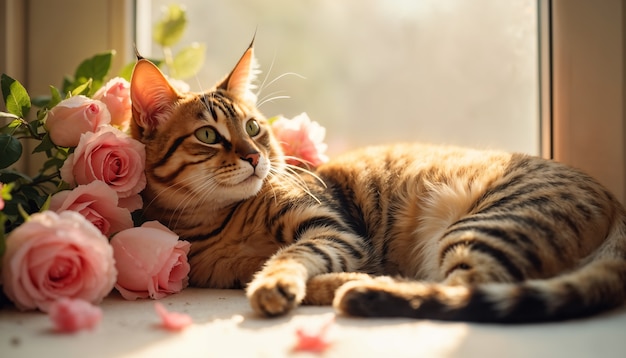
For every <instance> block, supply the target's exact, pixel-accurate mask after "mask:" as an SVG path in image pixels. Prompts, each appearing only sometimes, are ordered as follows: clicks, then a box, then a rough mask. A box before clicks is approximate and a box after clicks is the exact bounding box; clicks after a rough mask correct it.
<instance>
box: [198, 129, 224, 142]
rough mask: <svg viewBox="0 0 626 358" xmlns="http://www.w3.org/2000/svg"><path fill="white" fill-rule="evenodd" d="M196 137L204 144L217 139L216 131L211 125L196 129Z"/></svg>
mask: <svg viewBox="0 0 626 358" xmlns="http://www.w3.org/2000/svg"><path fill="white" fill-rule="evenodd" d="M196 138H198V139H199V140H200V141H201V142H204V143H206V144H215V143H217V141H218V139H219V137H218V135H217V132H216V131H215V129H213V128H211V127H202V128H198V129H196Z"/></svg>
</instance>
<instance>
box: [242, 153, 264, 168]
mask: <svg viewBox="0 0 626 358" xmlns="http://www.w3.org/2000/svg"><path fill="white" fill-rule="evenodd" d="M260 157H261V154H259V153H258V152H255V153H249V154H246V156H245V157H242V158H241V159H243V160H245V161H246V162H248V163H250V164H251V165H252V167H254V168H256V166H257V164H259V158H260Z"/></svg>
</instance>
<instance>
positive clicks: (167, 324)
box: [154, 302, 193, 331]
mask: <svg viewBox="0 0 626 358" xmlns="http://www.w3.org/2000/svg"><path fill="white" fill-rule="evenodd" d="M154 309H155V310H156V311H157V314H158V315H159V317H161V326H162V327H163V328H165V329H167V330H169V331H180V330H182V329H183V328H185V327H187V326H189V325H190V324H192V323H193V320H192V319H191V316H189V315H187V314H185V313H179V312H169V311H168V310H167V309H166V308H165V306H163V305H162V304H161V303H160V302H155V303H154Z"/></svg>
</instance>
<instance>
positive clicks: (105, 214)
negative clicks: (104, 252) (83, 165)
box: [50, 181, 133, 237]
mask: <svg viewBox="0 0 626 358" xmlns="http://www.w3.org/2000/svg"><path fill="white" fill-rule="evenodd" d="M117 205H118V199H117V193H116V192H115V191H114V190H113V189H111V188H110V187H109V186H108V185H106V184H105V183H104V182H101V181H94V182H91V183H89V184H85V185H79V186H77V187H76V188H74V189H73V190H64V191H60V192H58V193H56V194H54V195H53V196H52V198H51V199H50V210H52V211H55V212H61V211H66V210H72V211H76V212H78V213H80V214H81V215H82V216H84V217H85V218H87V220H89V221H90V222H91V223H92V224H94V225H95V226H96V227H97V228H98V229H99V230H100V232H102V233H103V234H104V235H105V236H107V237H108V236H111V235H112V234H114V233H116V232H119V231H122V230H125V229H129V228H131V227H133V219H132V217H131V215H130V211H128V209H125V208H120V207H118V206H117Z"/></svg>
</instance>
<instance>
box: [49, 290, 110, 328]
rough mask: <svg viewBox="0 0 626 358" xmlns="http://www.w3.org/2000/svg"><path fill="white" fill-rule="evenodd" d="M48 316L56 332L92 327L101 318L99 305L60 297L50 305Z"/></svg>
mask: <svg viewBox="0 0 626 358" xmlns="http://www.w3.org/2000/svg"><path fill="white" fill-rule="evenodd" d="M48 316H49V317H50V319H51V320H52V323H53V324H54V327H55V329H56V330H57V331H58V332H63V333H73V332H77V331H80V330H83V329H94V328H95V327H96V326H97V325H98V324H99V323H100V321H101V320H102V310H101V309H100V307H97V306H94V305H92V304H91V303H89V302H87V301H85V300H81V299H70V298H60V299H58V300H56V301H54V302H53V303H52V304H51V305H50V309H49V311H48Z"/></svg>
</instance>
